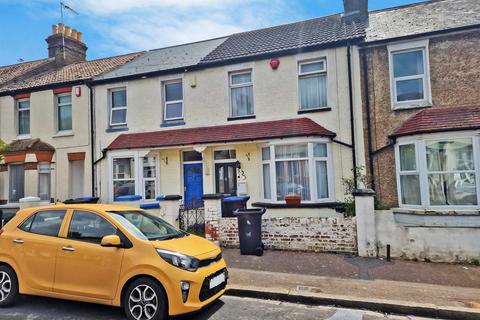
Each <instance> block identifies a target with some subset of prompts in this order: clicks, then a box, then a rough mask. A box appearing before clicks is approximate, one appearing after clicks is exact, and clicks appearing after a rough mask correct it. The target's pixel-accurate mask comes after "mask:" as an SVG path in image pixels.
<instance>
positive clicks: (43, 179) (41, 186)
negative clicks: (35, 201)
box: [37, 163, 50, 201]
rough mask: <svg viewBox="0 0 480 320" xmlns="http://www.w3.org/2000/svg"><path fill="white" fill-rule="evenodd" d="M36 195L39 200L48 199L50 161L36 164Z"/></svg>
mask: <svg viewBox="0 0 480 320" xmlns="http://www.w3.org/2000/svg"><path fill="white" fill-rule="evenodd" d="M37 169H38V197H39V198H40V200H45V201H49V200H50V163H39V164H38V168H37Z"/></svg>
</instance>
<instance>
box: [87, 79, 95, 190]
mask: <svg viewBox="0 0 480 320" xmlns="http://www.w3.org/2000/svg"><path fill="white" fill-rule="evenodd" d="M86 84H87V87H88V92H89V93H90V162H91V166H92V170H91V182H92V197H95V164H96V163H95V107H94V101H95V99H94V94H93V93H94V89H93V88H92V86H91V84H90V83H88V82H87V83H86Z"/></svg>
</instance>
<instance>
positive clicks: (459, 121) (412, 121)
mask: <svg viewBox="0 0 480 320" xmlns="http://www.w3.org/2000/svg"><path fill="white" fill-rule="evenodd" d="M476 129H480V105H478V106H454V107H437V108H435V107H434V108H428V109H424V110H422V111H420V112H419V113H417V114H415V115H414V116H412V117H411V118H409V119H407V120H406V121H405V122H404V123H403V124H402V125H401V126H400V127H399V128H398V129H396V130H395V131H394V133H393V134H391V135H390V138H395V137H400V136H408V135H413V134H419V133H432V132H445V131H460V130H476Z"/></svg>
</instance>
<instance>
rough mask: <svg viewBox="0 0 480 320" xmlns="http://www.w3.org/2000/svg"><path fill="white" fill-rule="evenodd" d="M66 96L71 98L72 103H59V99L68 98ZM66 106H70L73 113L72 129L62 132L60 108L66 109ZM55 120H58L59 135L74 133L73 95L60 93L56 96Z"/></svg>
mask: <svg viewBox="0 0 480 320" xmlns="http://www.w3.org/2000/svg"><path fill="white" fill-rule="evenodd" d="M66 96H71V98H72V99H71V100H70V103H60V102H59V101H58V98H59V97H66ZM65 106H70V109H71V112H72V128H71V129H69V130H60V107H65ZM55 116H56V117H55V118H56V129H57V133H58V132H61V133H67V132H68V133H69V132H73V95H72V94H71V93H60V94H56V95H55Z"/></svg>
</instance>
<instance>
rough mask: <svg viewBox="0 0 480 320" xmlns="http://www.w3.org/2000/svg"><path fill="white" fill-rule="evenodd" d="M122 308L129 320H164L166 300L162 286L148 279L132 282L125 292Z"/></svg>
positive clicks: (165, 317)
mask: <svg viewBox="0 0 480 320" xmlns="http://www.w3.org/2000/svg"><path fill="white" fill-rule="evenodd" d="M123 306H124V309H125V314H126V315H127V318H128V319H129V320H166V319H167V298H166V295H165V291H164V290H163V288H162V286H161V285H160V284H159V283H158V282H157V281H155V280H153V279H150V278H140V279H137V280H135V281H134V282H132V283H131V284H130V285H129V286H128V288H127V291H126V292H125V296H124V300H123Z"/></svg>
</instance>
